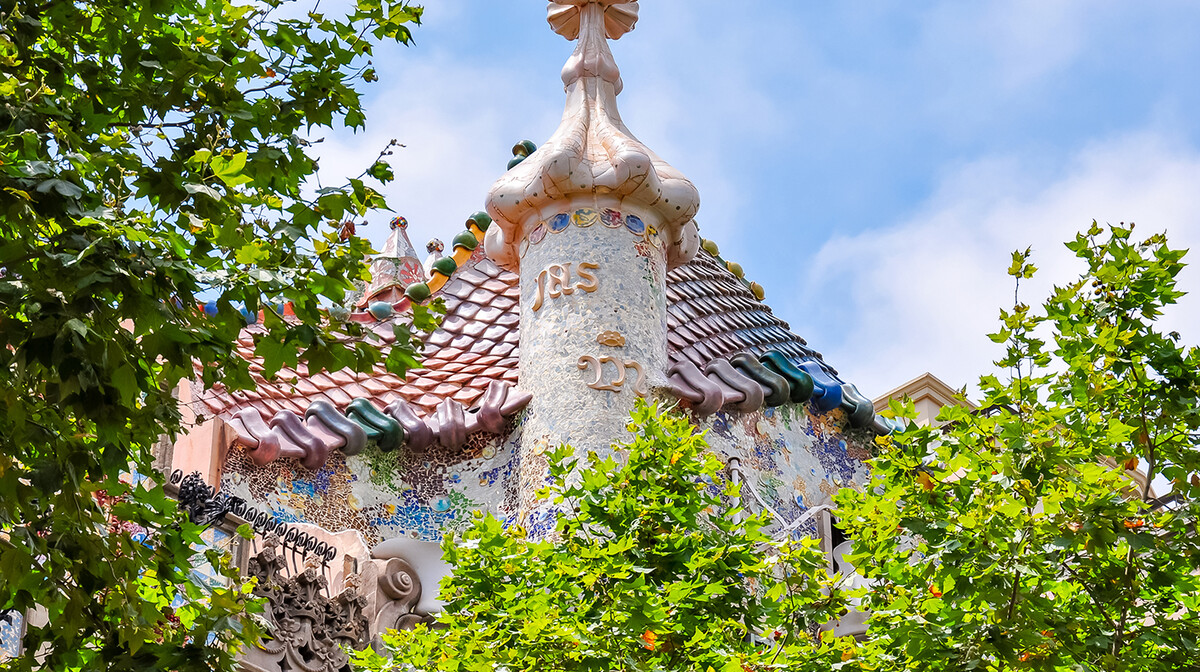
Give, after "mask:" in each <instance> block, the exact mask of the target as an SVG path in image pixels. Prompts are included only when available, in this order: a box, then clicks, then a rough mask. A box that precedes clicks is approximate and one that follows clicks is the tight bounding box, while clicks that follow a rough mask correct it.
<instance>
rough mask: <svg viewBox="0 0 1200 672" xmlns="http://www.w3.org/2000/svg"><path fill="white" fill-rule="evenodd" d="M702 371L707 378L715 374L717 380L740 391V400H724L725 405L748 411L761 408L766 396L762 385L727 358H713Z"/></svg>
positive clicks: (744, 411)
mask: <svg viewBox="0 0 1200 672" xmlns="http://www.w3.org/2000/svg"><path fill="white" fill-rule="evenodd" d="M704 372H705V373H707V374H708V376H709V378H712V377H713V376H716V378H717V379H718V380H719V382H722V383H725V384H726V385H728V386H729V387H731V388H733V389H734V390H736V391H738V392H741V393H742V395H743V398H742V399H741V400H740V401H739V400H735V399H729V400H727V401H726V405H732V406H733V408H734V410H738V411H742V412H743V413H749V412H751V411H757V410H758V409H760V408H762V406H763V401H764V398H765V396H766V395H765V393H764V392H763V388H762V386H761V385H759V384H758V383H757V382H755V381H753V380H751V379H750V378H749V377H747V376H746V375H745V374H743V373H742V372H740V371H738V370H737V369H735V368H733V365H732V364H730V363H729V360H726V359H714V360H713V361H711V362H709V363H708V365H707V366H705V367H704Z"/></svg>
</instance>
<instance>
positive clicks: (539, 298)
mask: <svg viewBox="0 0 1200 672" xmlns="http://www.w3.org/2000/svg"><path fill="white" fill-rule="evenodd" d="M599 268H600V264H594V263H592V262H590V261H585V262H582V263H580V264H579V266H577V267H576V269H575V273H576V274H578V275H579V280H578V281H575V279H574V277H572V275H571V264H569V263H568V264H551V265H550V267H549V268H547V269H546V270H544V271H542V272H541V273H538V277H537V294H536V295H535V296H534V297H533V310H534V312H537V311H538V310H541V308H542V304H543V303H544V302H545V300H546V297H547V296H548V297H550V298H552V299H557V298H558V297H560V296H563V295H570V294H574V293H575V292H576V291H577V290H578V291H581V292H588V293H591V292H594V291H596V289H597V288H598V287H599V286H600V280H599V279H598V278H597V277H596V276H595V274H593V273H592V271H595V270H598V269H599Z"/></svg>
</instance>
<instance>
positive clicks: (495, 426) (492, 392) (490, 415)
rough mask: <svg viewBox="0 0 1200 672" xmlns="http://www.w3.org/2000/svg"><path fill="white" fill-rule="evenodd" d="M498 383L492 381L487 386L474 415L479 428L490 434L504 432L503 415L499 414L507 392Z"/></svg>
mask: <svg viewBox="0 0 1200 672" xmlns="http://www.w3.org/2000/svg"><path fill="white" fill-rule="evenodd" d="M498 382H499V381H495V380H494V381H492V383H491V384H490V385H488V388H487V392H484V393H483V402H482V403H480V405H479V409H478V410H477V411H475V413H474V415H475V419H476V420H477V421H478V424H479V428H480V429H482V430H483V431H485V432H491V433H492V434H499V433H500V432H503V431H504V415H503V414H502V413H501V412H500V406H501V405H502V404H503V403H504V398H505V397H506V396H508V390H507V389H505V388H504V387H501V386H500V385H498V384H497V383H498Z"/></svg>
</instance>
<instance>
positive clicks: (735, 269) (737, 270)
mask: <svg viewBox="0 0 1200 672" xmlns="http://www.w3.org/2000/svg"><path fill="white" fill-rule="evenodd" d="M725 268H728V269H729V272H730V273H732V274H733V276H734V277H735V278H743V277H745V276H746V272H745V271H743V270H742V265H741V264H739V263H737V262H736V261H727V262H725Z"/></svg>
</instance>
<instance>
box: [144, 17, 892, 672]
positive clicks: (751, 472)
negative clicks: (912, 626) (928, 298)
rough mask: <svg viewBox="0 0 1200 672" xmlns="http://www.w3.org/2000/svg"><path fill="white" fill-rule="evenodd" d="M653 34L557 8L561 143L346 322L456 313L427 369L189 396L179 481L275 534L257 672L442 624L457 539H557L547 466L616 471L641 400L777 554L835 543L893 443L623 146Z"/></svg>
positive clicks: (651, 166)
mask: <svg viewBox="0 0 1200 672" xmlns="http://www.w3.org/2000/svg"><path fill="white" fill-rule="evenodd" d="M637 11H638V5H637V2H636V1H622V0H573V1H572V2H567V3H556V2H551V3H549V11H548V18H549V22H550V25H551V27H552V28H553V29H554V30H555V31H556V32H557V33H559V34H560V35H562V36H564V37H566V38H567V39H568V40H572V41H574V42H575V43H576V47H575V50H574V52H573V53H572V54H571V56H570V58H569V59H568V61H567V64H566V65H565V66H564V68H563V83H564V85H565V90H566V106H565V111H564V115H563V120H562V123H561V125H560V127H559V129H558V130H557V131H556V133H555V134H554V135H553V136H552V137H551V138H550V139H549V140H547V141H546V142H544V143H543V144H542V145H541V146H540V147H539V146H536V145H534V144H533V143H531V142H523V143H520V144H518V145H517V146H516V147H515V148H514V158H513V160H512V161H511V162H510V164H509V169H508V170H507V172H505V173H504V174H503V175H502V176H501V177H500V178H499V179H498V181H497V182H496V183H495V185H494V186H493V187H492V189H491V190H490V192H489V193H488V194H481V197H482V198H483V199H484V203H485V204H486V212H479V213H476V214H475V215H472V216H471V217H470V218H469V219H467V221H466V224H465V227H464V230H463V231H462V232H461V233H459V234H458V235H457V236H456V237H455V238H454V239H453V241H452V244H451V250H449V254H446V255H444V256H442V255H441V254H440V253H435V254H436V255H437V256H435V257H432V258H430V259H428V260H427V261H426V264H422V263H421V261H420V260H419V259H418V258H417V256H416V252H415V251H414V248H413V245H412V243H411V242H410V240H409V237H408V232H407V226H408V225H407V222H404V221H403V220H402V219H400V218H397V220H395V221H394V222H393V226H392V231H391V235H390V237H389V239H388V241H387V244H386V245H385V247H384V250H383V252H382V253H381V254H380V255H379V257H378V258H376V259H375V260H374V261H373V264H372V268H373V276H374V277H373V279H372V281H371V283H370V284H369V285H368V286H367V287H366V288H365V289H364V291H363V293H362V295H361V296H360V297H356V298H355V300H353V301H352V302H350V303H349V304H348V305H346V306H343V307H333V308H331V309H330V311H329V313H330V319H335V320H353V321H356V322H361V323H363V324H364V325H365V326H366V327H367V328H369V329H370V330H371V331H373V332H374V333H375V334H377V335H378V336H379V337H380V338H381V339H382V340H383V341H384V342H389V341H390V340H392V339H394V338H395V336H394V335H393V325H394V324H396V323H397V322H400V323H403V322H405V321H406V320H408V319H409V311H410V308H411V306H412V305H413V303H418V302H420V303H424V302H429V301H434V300H441V301H444V302H445V305H446V307H447V312H446V315H445V318H444V320H443V323H442V325H441V327H440V328H439V329H438V330H437V331H435V332H434V333H432V334H430V335H429V336H428V338H427V339H426V340H425V346H424V353H423V356H424V359H423V363H422V368H421V369H419V370H415V371H411V372H409V374H408V376H407V377H405V378H400V377H398V376H395V375H393V374H390V373H388V372H386V371H385V370H383V369H382V368H379V369H378V370H376V371H374V372H373V373H371V374H369V375H355V374H352V373H346V372H337V373H327V372H321V373H315V374H311V375H310V374H309V373H308V372H306V371H305V370H303V369H301V370H295V371H291V370H284V371H280V372H279V373H278V375H277V376H275V377H274V378H273V379H271V380H267V379H264V378H261V377H260V378H258V379H257V383H258V386H257V389H254V390H250V391H238V392H232V393H231V392H227V391H224V390H220V389H214V390H202V389H199V388H195V389H189V390H183V391H182V393H181V402H182V403H183V404H184V405H185V407H186V408H187V409H188V412H189V413H190V414H191V416H192V417H193V418H194V419H195V421H194V429H193V430H192V431H191V432H190V433H189V434H188V435H187V436H185V437H183V438H182V439H181V440H180V441H179V442H178V443H177V444H176V445H175V446H173V447H172V448H171V450H170V454H169V456H168V461H169V462H170V467H171V471H172V472H173V473H175V474H176V480H179V481H182V479H183V476H184V475H187V474H192V473H195V472H198V473H199V476H198V477H196V478H197V479H198V480H199V481H203V482H204V483H205V484H206V485H207V486H209V487H210V490H208V491H203V490H202V489H198V488H196V487H192V488H190V489H189V490H188V492H189V493H192V495H193V498H194V497H195V493H197V492H199V495H200V499H201V500H203V499H204V498H206V497H207V498H209V499H212V500H213V501H219V502H220V503H221V507H223V508H224V510H223V511H221V512H220V513H221V514H222V515H221V516H218V517H217V518H219V519H220V521H221V522H220V524H221V525H226V526H228V525H230V524H232V523H231V522H230V521H233V522H237V521H243V520H244V521H248V522H250V523H252V524H253V526H254V527H255V529H256V530H257V531H258V533H259V536H258V537H256V539H255V540H254V541H253V542H252V544H251V548H250V549H249V551H248V552H247V553H246V558H247V559H246V566H247V570H248V571H249V572H250V573H251V574H253V575H255V576H258V577H259V579H260V585H261V586H262V590H264V591H266V592H265V593H264V596H265V597H267V598H268V601H269V603H270V608H269V610H268V613H269V614H270V615H271V616H272V618H273V619H274V620H275V626H276V634H275V636H274V638H273V639H272V640H270V641H268V642H265V643H264V645H263V647H261V648H260V649H258V650H255V651H252V652H250V653H249V654H248V656H247V659H246V663H245V664H246V667H247V669H254V670H272V671H273V670H279V669H310V670H313V669H328V670H336V669H342V668H343V667H344V665H345V660H344V656H339V654H338V651H340V649H339V648H338V646H339V645H350V646H353V647H362V646H367V645H370V643H371V642H372V640H373V639H374V638H375V637H376V636H377V635H378V634H379V633H380V632H382V631H384V630H386V629H387V628H396V627H408V626H410V625H411V624H414V623H417V622H420V621H422V620H427V619H429V617H430V615H431V614H433V613H435V612H436V610H437V601H436V586H437V580H438V578H440V577H441V576H443V575H444V574H445V573H446V572H448V571H449V568H448V567H447V566H446V565H445V564H444V563H443V562H442V561H441V552H440V548H439V543H440V542H441V541H442V540H443V538H444V537H445V535H446V534H447V533H448V532H451V531H453V530H455V529H458V528H460V527H462V526H465V525H467V524H468V523H469V521H470V520H471V514H472V513H473V512H474V511H476V510H481V509H482V510H488V511H491V512H492V513H493V514H495V515H496V516H497V517H498V518H500V519H502V520H504V521H506V522H507V523H519V524H521V525H523V526H524V527H525V528H526V529H527V530H529V531H530V532H531V533H532V534H535V535H537V534H542V533H545V532H546V531H548V530H550V529H552V528H553V525H554V512H553V511H552V510H551V509H550V508H549V507H548V506H547V505H546V503H544V502H541V501H539V499H538V497H537V495H536V493H537V491H538V490H539V489H540V488H541V487H542V486H543V485H544V483H545V479H546V473H547V463H546V458H545V453H546V452H547V449H548V448H550V447H551V446H556V445H558V444H560V443H566V444H569V445H571V446H573V447H574V448H575V449H576V450H579V451H585V450H604V449H607V448H608V447H609V446H610V445H611V444H612V443H613V442H614V441H618V440H620V439H621V438H622V437H623V436H624V435H625V434H626V429H625V426H626V424H627V422H628V416H629V412H630V410H631V409H632V408H633V405H634V403H635V401H636V399H638V398H639V397H642V398H648V399H653V400H659V401H662V402H665V403H668V404H677V405H678V407H679V408H680V409H682V410H683V411H684V412H686V413H687V414H689V416H690V417H691V418H692V420H693V422H694V423H695V424H696V425H697V426H698V427H699V428H701V429H703V430H706V431H707V438H708V441H709V443H710V445H711V446H712V450H713V451H714V453H715V454H716V455H717V456H718V457H720V459H721V460H722V461H723V462H724V463H725V464H726V465H727V466H728V469H729V470H730V472H731V473H734V474H735V475H736V477H737V478H739V479H741V481H742V482H743V483H744V485H743V492H744V495H743V496H744V504H745V505H747V506H748V507H749V508H751V509H762V510H767V511H770V512H771V513H772V514H773V516H774V519H775V521H776V525H777V526H778V529H779V530H780V532H781V533H786V534H806V535H815V536H821V537H822V538H824V539H827V540H829V539H830V534H829V521H828V516H827V515H822V512H823V511H825V510H826V508H827V507H828V505H829V504H830V503H831V498H832V495H833V494H834V493H835V492H836V491H837V490H838V489H839V488H842V487H848V486H852V485H853V484H855V483H861V482H863V481H864V479H865V477H866V469H865V466H864V460H866V459H867V458H868V457H869V451H870V445H871V443H872V441H873V438H874V437H875V436H877V435H878V434H880V433H886V432H888V431H890V429H891V426H890V425H889V423H888V422H887V421H885V420H883V419H882V418H880V417H878V416H877V415H876V412H875V406H874V404H873V403H872V402H871V401H870V400H869V399H867V398H865V397H864V396H863V395H862V394H860V393H859V392H858V390H857V389H856V388H855V387H854V386H853V385H852V384H850V383H849V382H848V381H845V380H843V379H842V378H841V377H840V376H839V374H838V372H837V370H836V369H835V368H834V367H833V366H832V365H831V364H830V363H828V362H826V361H824V359H823V358H822V356H821V355H820V354H819V353H818V352H817V351H815V350H814V349H813V348H812V347H810V346H809V344H808V343H806V342H805V340H804V339H803V338H801V337H800V336H799V335H797V334H795V333H793V332H792V331H791V330H790V328H789V326H788V325H787V324H785V323H784V322H783V321H781V320H780V319H778V318H777V317H776V316H775V315H774V314H773V313H772V312H771V309H770V308H769V307H768V306H767V305H766V304H765V303H764V302H763V299H764V293H763V290H762V288H761V287H759V286H758V285H756V284H755V283H752V282H749V281H748V280H747V279H746V278H745V277H744V273H743V271H742V269H741V268H740V267H739V266H738V265H737V264H736V263H733V262H730V261H727V260H725V259H723V258H722V257H721V256H720V252H719V248H718V247H717V245H716V243H714V242H712V241H707V240H703V239H702V238H701V237H700V234H699V227H698V224H697V221H696V215H697V213H698V212H699V210H700V194H699V191H698V190H697V188H696V187H695V186H694V185H693V184H692V183H691V182H690V181H689V180H688V179H687V178H686V177H684V176H683V175H682V174H681V173H680V172H679V171H678V170H676V169H674V168H673V167H672V166H671V165H670V164H669V163H667V162H666V161H665V160H663V159H662V158H660V157H659V156H658V155H656V154H655V153H654V152H653V151H652V150H651V149H650V148H648V147H646V146H645V145H644V144H642V143H641V142H640V141H638V140H637V138H636V137H635V136H634V135H633V133H632V132H631V131H629V129H628V128H627V127H626V126H625V123H624V122H623V120H622V119H621V117H620V115H619V113H618V111H617V96H618V94H619V93H620V92H621V88H622V82H621V78H620V71H619V69H618V67H617V64H616V62H615V61H614V59H613V57H612V53H611V52H610V50H609V47H608V40H610V39H619V38H620V37H621V36H622V35H624V34H625V33H627V32H628V31H630V30H632V29H633V27H634V25H635V23H636V20H637ZM431 249H432V248H431ZM254 335H255V327H254V326H249V327H247V329H246V331H245V333H244V334H243V337H244V346H245V347H244V349H243V352H244V356H246V357H247V358H251V359H253V354H252V347H251V344H252V341H253V338H254ZM831 545H832V544H831ZM313 605H317V606H313Z"/></svg>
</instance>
